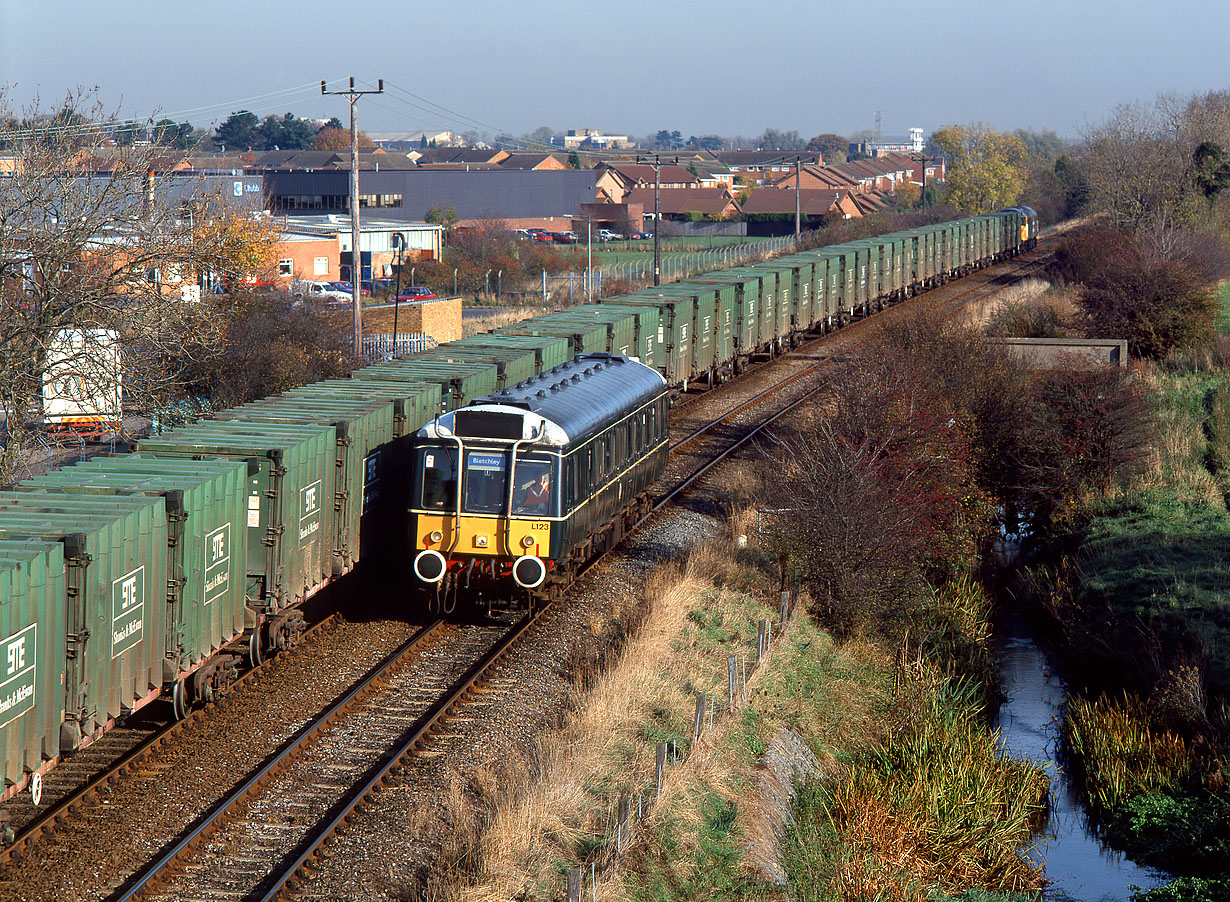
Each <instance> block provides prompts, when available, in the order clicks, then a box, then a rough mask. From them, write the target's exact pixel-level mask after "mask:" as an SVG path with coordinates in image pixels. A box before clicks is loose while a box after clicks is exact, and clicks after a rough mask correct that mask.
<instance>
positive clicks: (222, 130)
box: [214, 110, 260, 152]
mask: <svg viewBox="0 0 1230 902" xmlns="http://www.w3.org/2000/svg"><path fill="white" fill-rule="evenodd" d="M259 124H260V120H259V119H257V118H256V114H255V113H249V112H248V111H247V110H240V111H239V112H237V113H231V115H229V116H227V117H226V120H225V121H224V122H223V123H222V124H221V125H219V126H218V127H217V129H215V130H214V143H215V144H217V145H218V146H219V147H229V148H230V149H231V150H233V151H235V152H242V151H245V150H251V149H252V148H253V147H255V146H256V145H257V136H256V127H257V126H258V125H259Z"/></svg>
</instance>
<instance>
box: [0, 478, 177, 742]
mask: <svg viewBox="0 0 1230 902" xmlns="http://www.w3.org/2000/svg"><path fill="white" fill-rule="evenodd" d="M0 539H17V540H24V541H37V542H58V543H61V544H62V545H63V546H64V552H63V553H64V563H65V577H64V598H63V599H62V600H61V601H62V605H63V610H64V611H65V612H66V614H65V619H64V622H63V626H64V635H65V637H66V648H67V653H66V657H65V663H64V684H63V686H62V687H61V691H62V694H61V695H60V696H59V698H58V699H57V700H56V701H55V706H56V710H57V711H61V712H63V717H62V723H61V726H60V740H59V743H60V751H61V752H62V753H63V752H67V751H72V750H74V749H76V748H78V747H79V746H80V745H81V744H82V742H83V741H88V740H89V739H91V738H93V737H95V736H98V735H100V734H101V733H102V731H103V730H104V729H105V728H106V727H107V726H108V725H110V723H112V722H113V721H115V720H116V719H118V718H120V717H123V716H124V715H126V714H128V713H129V712H131V711H134V710H136V709H137V708H140V707H142V706H143V705H145V704H147V703H149V702H151V701H153V700H154V699H156V698H157V697H158V695H159V693H160V692H161V689H162V676H163V666H162V656H163V639H164V636H165V629H166V616H167V572H166V561H167V515H166V505H165V503H164V500H163V499H162V498H161V497H154V496H149V495H139V496H131V497H107V498H97V499H95V498H88V497H81V496H76V497H73V498H67V497H65V496H63V495H58V494H49V493H42V492H25V491H18V492H14V491H6V492H0Z"/></svg>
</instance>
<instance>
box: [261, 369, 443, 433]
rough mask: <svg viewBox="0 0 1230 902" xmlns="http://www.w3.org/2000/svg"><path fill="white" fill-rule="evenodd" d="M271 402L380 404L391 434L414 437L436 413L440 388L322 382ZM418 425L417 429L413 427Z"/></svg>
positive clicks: (422, 384)
mask: <svg viewBox="0 0 1230 902" xmlns="http://www.w3.org/2000/svg"><path fill="white" fill-rule="evenodd" d="M273 397H275V398H298V399H302V400H304V401H312V400H315V399H317V398H328V399H341V398H347V399H350V400H366V401H382V402H384V403H386V404H389V405H391V406H392V408H393V434H394V435H395V436H398V437H401V436H408V435H414V433H415V432H417V431H418V430H419V429H421V428H422V426H423V424H424V423H426V422H427V421H428V420H430V419H431V418H432V417H434V416H435V413H436V411H437V410H439V409H440V386H438V385H428V384H427V383H425V382H418V383H414V382H380V381H377V380H374V379H370V380H369V379H326V380H324V381H322V382H309V383H308V384H307V385H302V386H300V387H299V388H292V389H290V390H289V391H285V392H281V393H280V394H277V395H274V396H273ZM416 423H417V424H418V425H417V426H416V425H414V424H416Z"/></svg>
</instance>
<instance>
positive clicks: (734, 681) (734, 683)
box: [726, 655, 739, 711]
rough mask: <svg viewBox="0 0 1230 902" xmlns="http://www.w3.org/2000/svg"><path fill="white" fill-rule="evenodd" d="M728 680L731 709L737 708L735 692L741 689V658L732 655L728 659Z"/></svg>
mask: <svg viewBox="0 0 1230 902" xmlns="http://www.w3.org/2000/svg"><path fill="white" fill-rule="evenodd" d="M726 682H727V683H728V684H729V689H730V710H731V711H733V710H735V693H737V692H738V691H739V659H738V658H736V657H735V656H734V655H731V656H730V657H728V658H727V659H726Z"/></svg>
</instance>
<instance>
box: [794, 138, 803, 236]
mask: <svg viewBox="0 0 1230 902" xmlns="http://www.w3.org/2000/svg"><path fill="white" fill-rule="evenodd" d="M802 159H803V158H802V157H795V158H794V249H795V250H796V251H797V250H798V249H799V236H800V235H801V234H802V233H803V215H802V204H801V203H800V202H799V192H800V191H802V190H803V175H802V173H801V172H800V171H799V170H800V169H802V166H803V163H802Z"/></svg>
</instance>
